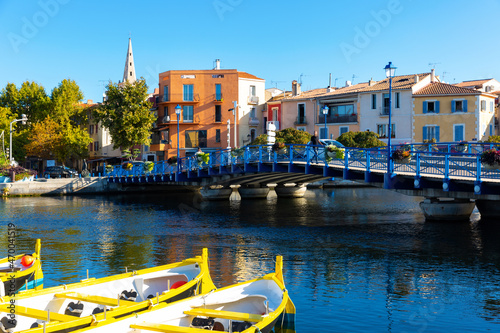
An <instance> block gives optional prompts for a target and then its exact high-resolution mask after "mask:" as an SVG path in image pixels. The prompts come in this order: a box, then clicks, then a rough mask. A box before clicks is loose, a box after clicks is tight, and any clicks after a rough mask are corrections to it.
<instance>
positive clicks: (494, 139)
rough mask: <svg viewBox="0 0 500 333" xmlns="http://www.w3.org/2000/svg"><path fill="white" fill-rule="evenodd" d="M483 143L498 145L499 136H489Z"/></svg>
mask: <svg viewBox="0 0 500 333" xmlns="http://www.w3.org/2000/svg"><path fill="white" fill-rule="evenodd" d="M484 142H489V143H499V142H500V135H490V136H489V137H488V139H487V140H485V141H484Z"/></svg>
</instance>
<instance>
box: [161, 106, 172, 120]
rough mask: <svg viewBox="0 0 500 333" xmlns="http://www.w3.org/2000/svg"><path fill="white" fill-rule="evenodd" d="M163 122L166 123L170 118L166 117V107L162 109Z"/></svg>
mask: <svg viewBox="0 0 500 333" xmlns="http://www.w3.org/2000/svg"><path fill="white" fill-rule="evenodd" d="M162 120H163V122H164V123H166V122H168V121H170V118H169V117H168V106H164V107H163V119H162Z"/></svg>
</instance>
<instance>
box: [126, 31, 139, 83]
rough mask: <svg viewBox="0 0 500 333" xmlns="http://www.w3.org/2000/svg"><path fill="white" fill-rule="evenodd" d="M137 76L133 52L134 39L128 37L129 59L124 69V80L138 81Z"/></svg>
mask: <svg viewBox="0 0 500 333" xmlns="http://www.w3.org/2000/svg"><path fill="white" fill-rule="evenodd" d="M136 80H137V79H136V77H135V66H134V54H133V53H132V39H131V38H129V39H128V51H127V60H126V61H125V70H124V71H123V81H122V82H125V81H128V82H129V83H134V82H135V81H136Z"/></svg>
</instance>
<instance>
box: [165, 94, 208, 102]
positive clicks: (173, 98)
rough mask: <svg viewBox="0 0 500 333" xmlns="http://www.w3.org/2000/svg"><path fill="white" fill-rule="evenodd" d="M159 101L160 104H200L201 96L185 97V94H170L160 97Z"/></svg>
mask: <svg viewBox="0 0 500 333" xmlns="http://www.w3.org/2000/svg"><path fill="white" fill-rule="evenodd" d="M159 97H160V98H159V99H158V103H167V102H172V103H183V102H195V103H197V102H199V101H200V94H192V95H188V96H185V95H184V94H169V95H160V96H159Z"/></svg>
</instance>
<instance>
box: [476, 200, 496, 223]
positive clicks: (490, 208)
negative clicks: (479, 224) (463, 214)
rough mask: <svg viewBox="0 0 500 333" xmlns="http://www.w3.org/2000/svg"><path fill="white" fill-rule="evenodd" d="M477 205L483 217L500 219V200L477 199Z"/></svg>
mask: <svg viewBox="0 0 500 333" xmlns="http://www.w3.org/2000/svg"><path fill="white" fill-rule="evenodd" d="M476 207H477V209H478V210H479V213H481V219H498V218H499V217H500V201H497V200H476Z"/></svg>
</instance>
